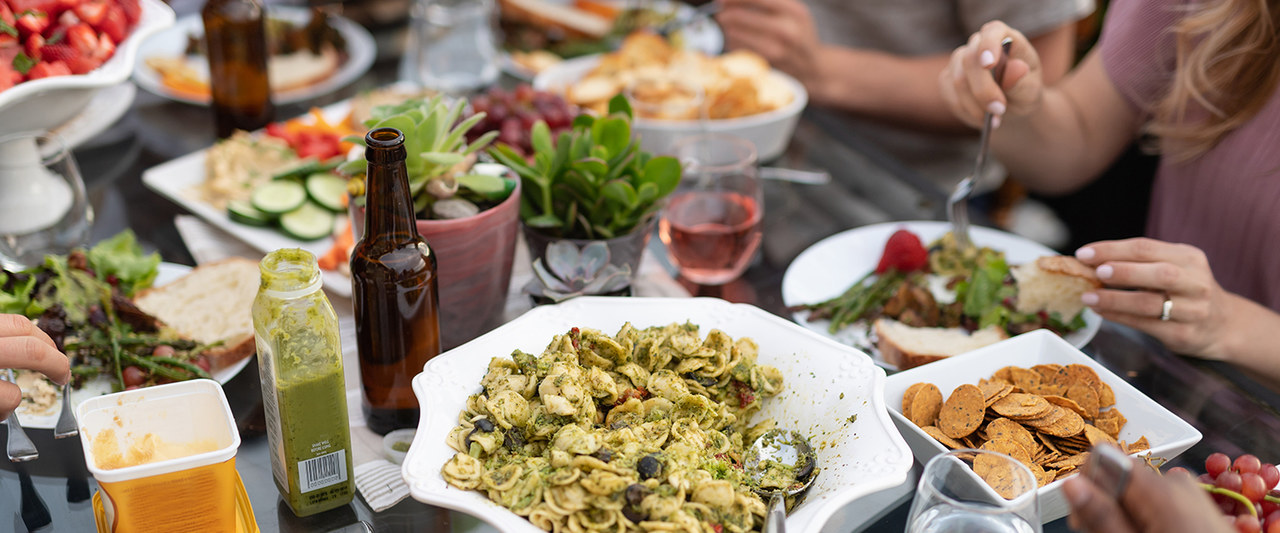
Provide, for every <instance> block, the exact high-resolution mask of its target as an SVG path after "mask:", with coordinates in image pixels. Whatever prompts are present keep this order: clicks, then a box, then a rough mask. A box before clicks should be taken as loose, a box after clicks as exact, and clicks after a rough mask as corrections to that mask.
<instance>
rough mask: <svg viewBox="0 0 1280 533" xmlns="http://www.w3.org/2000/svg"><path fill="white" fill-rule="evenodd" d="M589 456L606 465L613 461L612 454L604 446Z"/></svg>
mask: <svg viewBox="0 0 1280 533" xmlns="http://www.w3.org/2000/svg"><path fill="white" fill-rule="evenodd" d="M591 456H592V457H595V458H596V459H599V460H601V461H603V462H606V463H607V462H609V461H612V460H613V452H611V451H609V449H608V448H605V447H604V446H601V447H600V449H599V450H596V453H593V454H591Z"/></svg>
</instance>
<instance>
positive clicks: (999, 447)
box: [981, 437, 1031, 465]
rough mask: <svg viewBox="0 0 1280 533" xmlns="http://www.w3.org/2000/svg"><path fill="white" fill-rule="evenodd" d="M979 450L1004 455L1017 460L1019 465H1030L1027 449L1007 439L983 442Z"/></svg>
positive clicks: (1029, 455)
mask: <svg viewBox="0 0 1280 533" xmlns="http://www.w3.org/2000/svg"><path fill="white" fill-rule="evenodd" d="M981 449H983V450H991V451H993V452H998V453H1003V454H1005V455H1008V456H1009V457H1012V458H1014V459H1017V460H1018V462H1019V463H1022V464H1024V465H1029V464H1031V454H1029V453H1027V449H1026V448H1023V447H1022V445H1021V444H1018V443H1017V442H1015V441H1014V440H1013V439H1011V438H1008V437H1001V438H998V439H991V440H989V441H987V442H984V443H982V448H981Z"/></svg>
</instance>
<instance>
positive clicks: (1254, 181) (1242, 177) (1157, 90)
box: [1098, 0, 1280, 311]
mask: <svg viewBox="0 0 1280 533" xmlns="http://www.w3.org/2000/svg"><path fill="white" fill-rule="evenodd" d="M1185 5H1186V2H1185V0H1114V1H1112V2H1111V7H1110V8H1109V10H1108V13H1107V19H1106V23H1105V25H1104V26H1103V31H1102V37H1101V40H1100V41H1099V45H1098V46H1100V47H1101V54H1102V64H1103V66H1104V68H1105V69H1106V72H1107V75H1108V77H1110V78H1111V81H1112V83H1114V84H1115V86H1116V88H1117V89H1119V91H1120V93H1121V94H1123V95H1124V97H1125V98H1126V99H1127V100H1128V101H1129V104H1130V105H1132V106H1134V108H1135V109H1138V110H1139V111H1140V112H1142V113H1143V114H1149V112H1150V110H1151V106H1152V105H1153V103H1154V102H1157V101H1159V99H1160V98H1161V97H1162V96H1163V95H1164V94H1166V93H1167V91H1168V88H1169V84H1170V83H1171V81H1172V79H1173V72H1174V65H1175V63H1174V37H1173V34H1172V28H1173V26H1174V24H1175V23H1176V22H1177V21H1178V20H1179V19H1180V18H1181V16H1182V15H1181V13H1180V11H1179V10H1180V9H1183V8H1184V6H1185ZM1147 235H1148V236H1150V237H1152V238H1155V239H1160V240H1163V241H1169V242H1178V243H1186V244H1191V245H1194V246H1196V247H1198V248H1200V249H1201V250H1204V253H1205V255H1207V256H1208V258H1209V265H1210V266H1211V267H1212V268H1213V273H1214V277H1216V278H1217V280H1218V283H1219V284H1220V285H1222V287H1223V288H1224V289H1226V290H1228V291H1231V292H1234V293H1236V294H1239V295H1241V296H1244V297H1246V298H1249V299H1252V300H1254V301H1256V302H1258V303H1261V304H1262V305H1265V306H1267V307H1269V308H1271V309H1272V310H1276V311H1280V89H1277V90H1275V91H1273V92H1272V94H1271V97H1270V99H1269V100H1268V101H1267V103H1266V105H1265V106H1264V107H1263V108H1262V110H1261V111H1260V112H1259V113H1258V114H1257V116H1255V117H1253V118H1252V119H1251V120H1249V121H1248V122H1246V123H1245V124H1244V125H1242V126H1240V127H1239V128H1237V129H1236V130H1235V131H1232V132H1231V133H1229V134H1227V135H1226V136H1224V137H1223V138H1222V139H1221V141H1220V142H1219V143H1218V145H1217V146H1215V147H1213V148H1212V149H1210V150H1209V151H1208V152H1205V153H1204V154H1203V155H1201V156H1199V157H1197V158H1195V159H1193V160H1190V161H1187V162H1175V161H1173V160H1172V158H1168V157H1166V158H1162V159H1161V161H1160V168H1159V169H1158V170H1157V171H1156V180H1155V186H1154V187H1153V189H1152V192H1151V212H1150V215H1149V216H1148V218H1147Z"/></svg>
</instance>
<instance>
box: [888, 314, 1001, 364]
mask: <svg viewBox="0 0 1280 533" xmlns="http://www.w3.org/2000/svg"><path fill="white" fill-rule="evenodd" d="M875 331H876V348H877V349H879V350H880V356H881V357H883V358H884V360H885V362H887V363H889V364H892V365H894V366H896V367H898V369H899V370H906V369H908V368H912V367H917V366H920V365H923V364H925V363H932V362H934V361H937V360H940V359H945V358H947V357H951V356H953V355H959V354H962V353H965V352H969V351H973V350H976V349H978V348H981V347H983V346H987V345H989V344H995V343H997V342H1000V341H1002V340H1005V339H1007V338H1009V335H1008V334H1007V333H1005V332H1004V330H1003V329H1001V328H1000V327H997V326H991V327H988V328H986V329H980V330H978V331H974V332H973V333H969V332H968V331H965V330H964V329H962V328H918V327H913V326H908V325H906V324H903V323H901V322H898V321H897V320H893V319H889V318H880V319H877V320H876V323H875Z"/></svg>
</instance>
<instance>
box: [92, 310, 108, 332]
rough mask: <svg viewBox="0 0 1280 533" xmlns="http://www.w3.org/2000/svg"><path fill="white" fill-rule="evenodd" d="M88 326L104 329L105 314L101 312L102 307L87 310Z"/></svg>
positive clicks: (105, 322) (105, 323)
mask: <svg viewBox="0 0 1280 533" xmlns="http://www.w3.org/2000/svg"><path fill="white" fill-rule="evenodd" d="M89 324H92V325H93V326H94V327H99V328H101V327H106V325H107V313H105V312H103V310H102V306H100V305H95V306H92V307H90V308H89Z"/></svg>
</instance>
